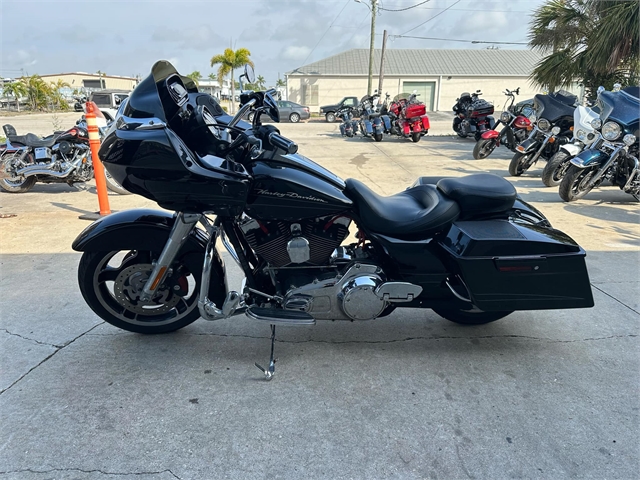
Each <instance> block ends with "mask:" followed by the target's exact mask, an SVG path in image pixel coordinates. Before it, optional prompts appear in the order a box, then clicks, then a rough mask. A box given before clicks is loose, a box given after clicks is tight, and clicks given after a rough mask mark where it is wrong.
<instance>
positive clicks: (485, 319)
mask: <svg viewBox="0 0 640 480" xmlns="http://www.w3.org/2000/svg"><path fill="white" fill-rule="evenodd" d="M433 311H434V312H436V313H437V314H438V315H440V316H441V317H442V318H446V319H447V320H449V321H451V322H454V323H460V324H462V325H484V324H485V323H490V322H495V321H496V320H500V319H501V318H504V317H506V316H507V315H511V314H512V313H513V311H503V312H484V311H482V310H478V309H475V310H460V309H444V308H443V309H440V308H434V309H433Z"/></svg>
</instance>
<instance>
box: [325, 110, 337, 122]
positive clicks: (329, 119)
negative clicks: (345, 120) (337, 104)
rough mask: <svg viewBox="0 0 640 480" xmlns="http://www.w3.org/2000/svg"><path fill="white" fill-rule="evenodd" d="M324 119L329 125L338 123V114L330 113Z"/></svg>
mask: <svg viewBox="0 0 640 480" xmlns="http://www.w3.org/2000/svg"><path fill="white" fill-rule="evenodd" d="M324 119H325V120H326V121H327V122H329V123H333V122H335V121H336V114H335V113H334V112H328V113H327V114H326V115H325V116H324Z"/></svg>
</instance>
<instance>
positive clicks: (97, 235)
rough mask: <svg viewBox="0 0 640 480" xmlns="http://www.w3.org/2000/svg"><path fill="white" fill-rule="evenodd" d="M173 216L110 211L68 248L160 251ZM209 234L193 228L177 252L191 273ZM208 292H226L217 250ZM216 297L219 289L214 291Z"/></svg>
mask: <svg viewBox="0 0 640 480" xmlns="http://www.w3.org/2000/svg"><path fill="white" fill-rule="evenodd" d="M174 222H175V216H174V215H173V214H171V213H168V212H163V211H161V210H151V209H134V210H125V211H122V212H118V213H113V214H111V215H109V216H107V217H104V218H101V219H100V220H97V221H95V222H93V223H92V224H91V225H89V226H88V227H87V228H85V229H84V230H83V231H82V232H81V233H80V235H78V237H77V238H76V239H75V240H74V242H73V244H72V245H71V247H72V248H73V249H74V250H75V251H77V252H101V251H102V252H104V251H107V252H110V251H114V250H152V251H155V252H161V251H162V249H163V248H164V245H165V243H167V240H168V239H169V233H170V232H171V228H172V227H173V223H174ZM208 241H209V235H208V234H207V233H205V232H204V231H203V230H200V229H198V228H194V229H193V230H192V232H191V234H190V235H189V238H188V239H187V241H186V242H185V244H184V245H183V246H182V248H181V250H180V252H179V253H178V255H180V256H182V255H185V254H186V255H189V257H190V259H191V260H192V261H190V262H189V268H190V269H191V270H192V272H193V273H194V275H199V274H201V272H202V265H203V263H204V253H205V249H206V247H207V242H208ZM212 263H213V266H212V275H211V287H210V290H209V291H210V292H214V291H216V289H224V292H225V294H226V291H227V287H226V277H225V267H224V263H223V261H222V258H220V254H219V253H218V251H217V250H216V251H215V256H214V261H213V262H212ZM217 292H218V293H216V297H214V298H218V296H219V292H220V290H217Z"/></svg>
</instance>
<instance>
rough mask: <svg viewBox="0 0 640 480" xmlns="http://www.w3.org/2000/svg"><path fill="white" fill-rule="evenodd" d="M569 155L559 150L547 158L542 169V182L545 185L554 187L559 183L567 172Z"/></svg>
mask: <svg viewBox="0 0 640 480" xmlns="http://www.w3.org/2000/svg"><path fill="white" fill-rule="evenodd" d="M570 159H571V155H569V154H568V153H567V152H563V151H562V150H560V151H559V152H557V153H556V154H555V155H554V156H553V157H551V158H550V159H549V161H548V162H547V164H546V165H545V166H544V169H543V170H542V183H544V184H545V185H546V186H547V187H556V186H558V185H560V183H561V182H562V179H563V177H564V176H565V174H566V173H567V170H568V167H569V165H567V164H568V163H569V160H570Z"/></svg>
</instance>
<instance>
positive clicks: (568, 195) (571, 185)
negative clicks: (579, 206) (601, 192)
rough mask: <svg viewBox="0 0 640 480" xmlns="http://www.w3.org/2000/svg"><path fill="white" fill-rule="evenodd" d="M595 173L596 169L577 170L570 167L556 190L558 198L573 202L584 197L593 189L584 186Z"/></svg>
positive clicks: (574, 167)
mask: <svg viewBox="0 0 640 480" xmlns="http://www.w3.org/2000/svg"><path fill="white" fill-rule="evenodd" d="M597 171H598V169H597V168H578V167H576V166H574V165H572V166H571V168H569V170H568V171H567V173H566V174H565V176H564V178H563V179H562V181H561V182H560V188H559V189H558V193H559V194H560V198H562V200H564V201H565V202H573V201H574V200H578V199H580V198H582V197H584V196H585V195H586V194H587V193H589V192H590V191H591V190H593V187H590V188H588V189H587V188H585V187H584V184H585V183H587V182H588V181H589V179H590V178H592V177H593V176H594V175H595V174H596V172H597Z"/></svg>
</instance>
